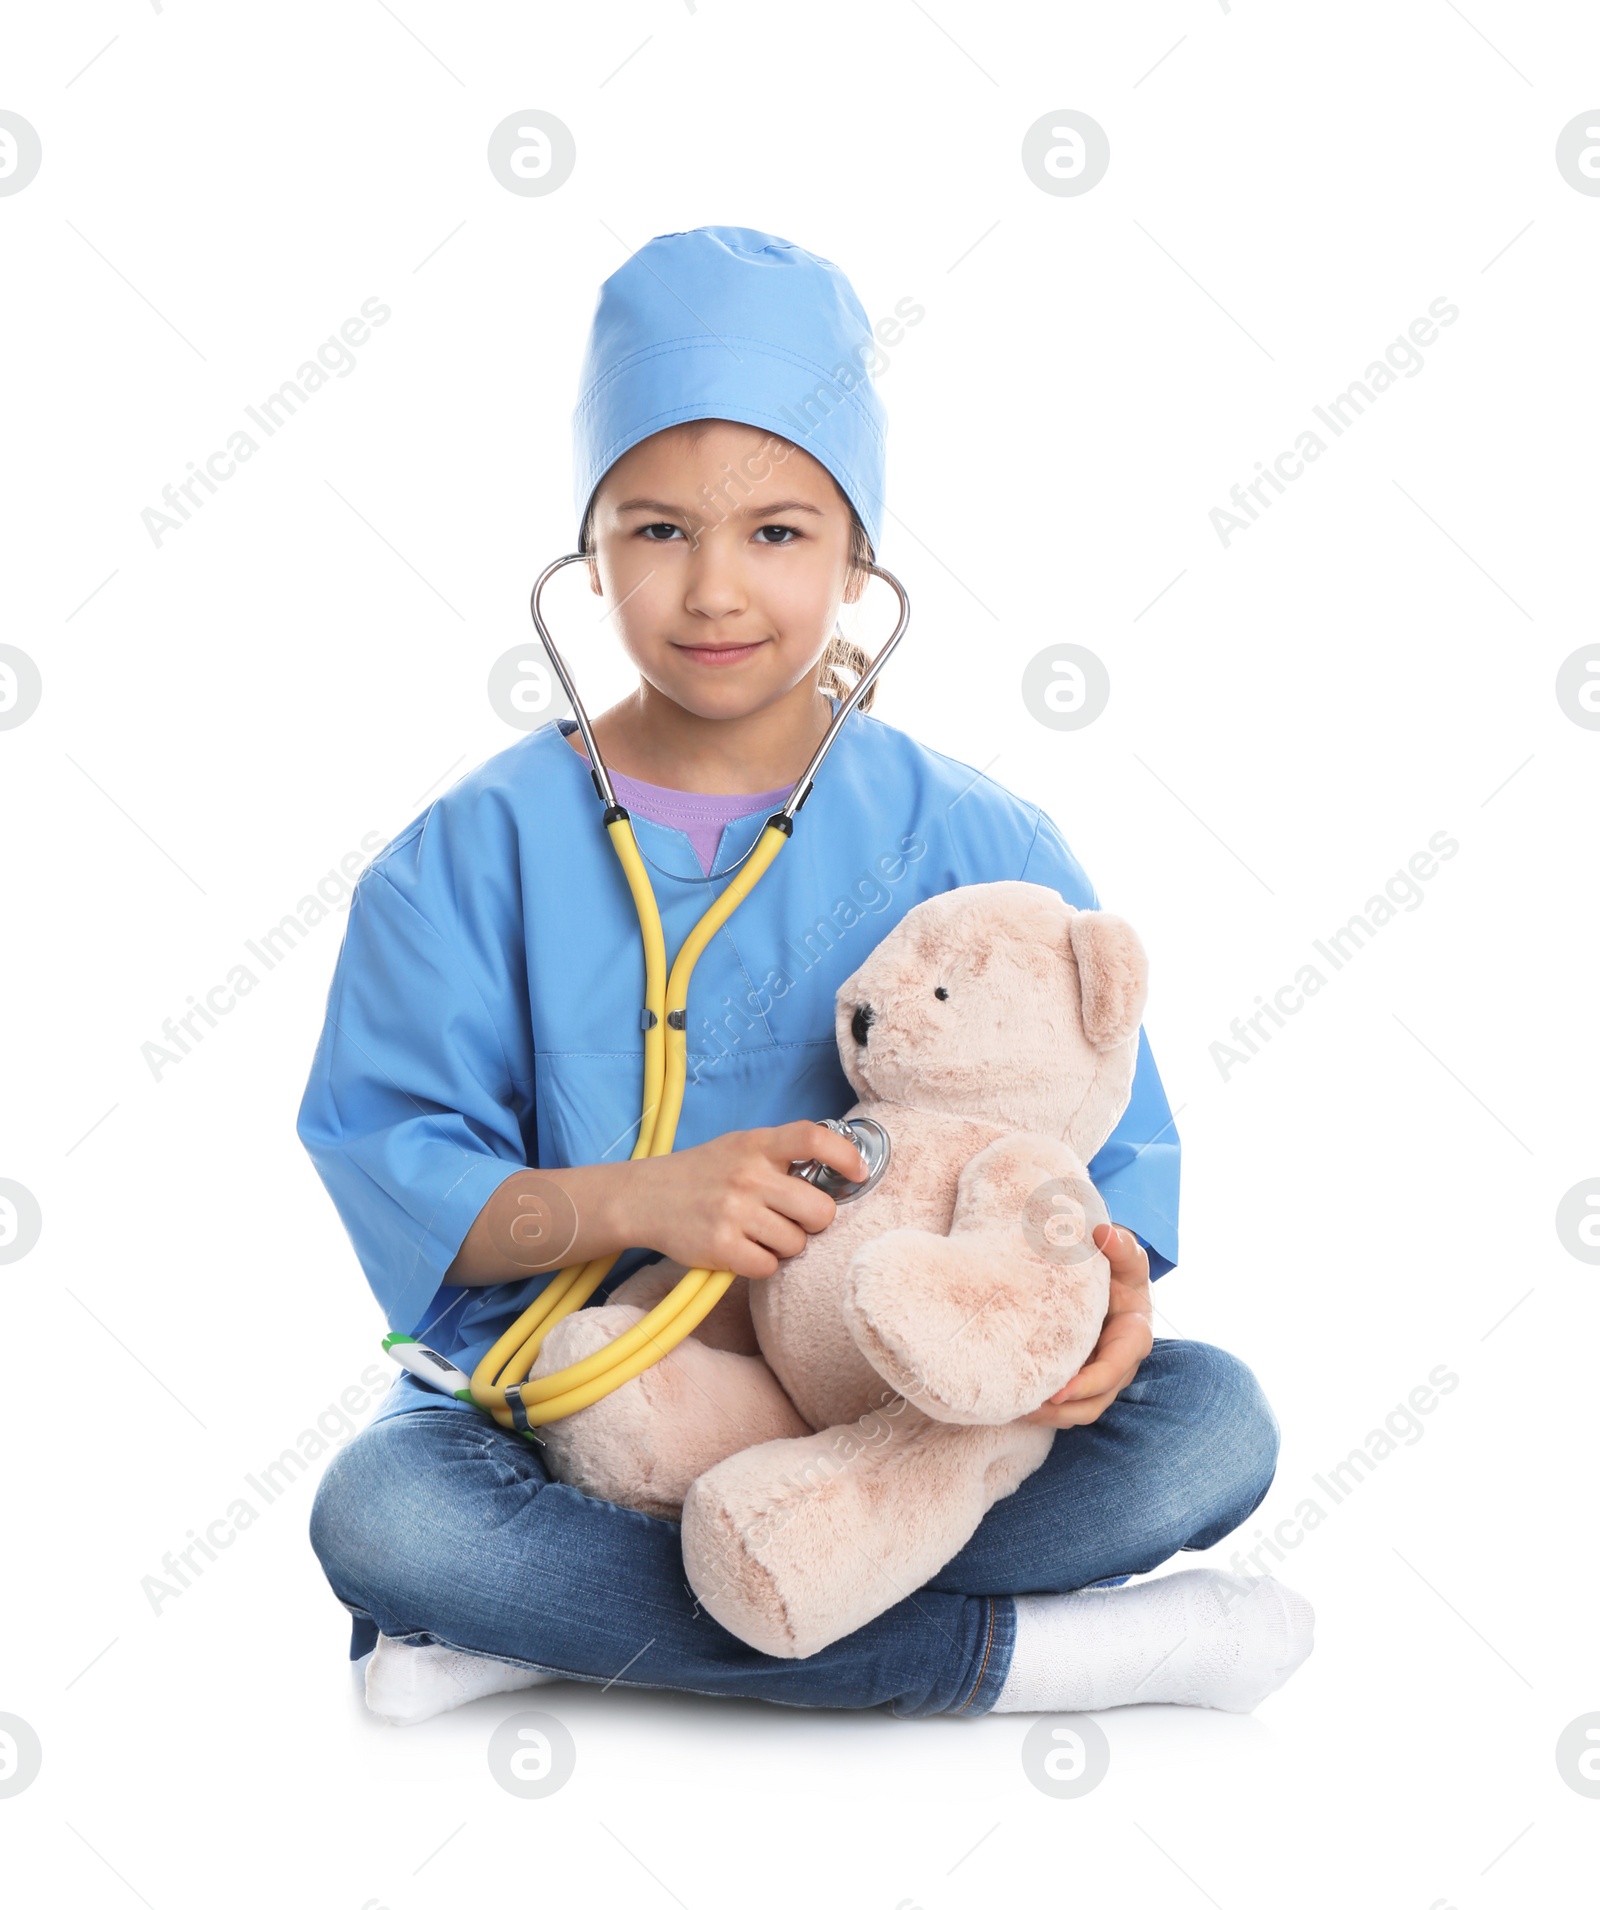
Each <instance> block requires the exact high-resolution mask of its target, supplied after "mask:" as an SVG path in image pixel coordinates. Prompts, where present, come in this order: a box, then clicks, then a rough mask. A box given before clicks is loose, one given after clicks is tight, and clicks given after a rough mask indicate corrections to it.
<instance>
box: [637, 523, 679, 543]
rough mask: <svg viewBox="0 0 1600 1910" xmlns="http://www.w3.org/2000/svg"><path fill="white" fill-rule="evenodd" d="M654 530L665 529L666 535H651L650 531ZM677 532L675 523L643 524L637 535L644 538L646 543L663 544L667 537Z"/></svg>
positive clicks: (675, 534) (673, 535)
mask: <svg viewBox="0 0 1600 1910" xmlns="http://www.w3.org/2000/svg"><path fill="white" fill-rule="evenodd" d="M655 531H665V532H666V533H667V536H666V537H655V536H653V535H652V532H655ZM677 534H678V527H677V525H676V524H665V523H663V524H646V525H644V526H643V528H642V529H641V530H640V532H639V535H640V536H641V537H642V538H643V539H644V540H645V542H646V543H647V544H664V543H666V542H667V539H668V538H670V537H675V536H677Z"/></svg>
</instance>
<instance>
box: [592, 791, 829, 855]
mask: <svg viewBox="0 0 1600 1910" xmlns="http://www.w3.org/2000/svg"><path fill="white" fill-rule="evenodd" d="M611 787H612V788H613V789H614V790H615V791H616V795H617V801H618V802H619V803H621V804H622V806H623V808H624V809H629V810H632V811H633V813H634V814H635V815H639V816H643V817H644V818H645V820H646V821H647V822H659V823H663V824H665V826H666V827H667V828H668V829H681V830H682V831H683V832H684V834H685V835H686V836H687V837H688V838H689V841H690V842H691V843H692V844H693V846H694V852H695V854H696V855H697V856H698V857H699V858H700V867H701V869H702V870H703V871H704V872H705V873H706V874H707V875H710V873H711V864H712V861H713V860H714V858H715V856H716V853H717V844H718V843H719V842H720V841H721V840H722V832H723V830H724V829H725V828H726V827H727V826H728V824H729V823H730V822H737V821H738V820H739V818H740V817H741V816H753V815H754V814H755V813H756V811H757V810H760V809H767V810H771V809H777V808H780V807H781V806H782V804H783V801H784V799H785V797H786V796H787V795H788V794H789V791H790V790H791V789H793V788H794V784H793V783H785V784H784V786H783V788H782V789H767V790H763V791H762V792H761V794H760V795H756V796H699V795H696V794H695V793H694V792H693V791H692V790H687V789H662V788H660V787H659V786H658V785H657V784H655V783H638V782H635V781H634V779H633V778H632V777H631V776H620V775H618V773H617V772H616V770H612V771H611Z"/></svg>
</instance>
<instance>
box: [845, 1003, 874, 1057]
mask: <svg viewBox="0 0 1600 1910" xmlns="http://www.w3.org/2000/svg"><path fill="white" fill-rule="evenodd" d="M871 1026H872V1004H871V1003H870V1002H866V1001H864V1002H861V1003H860V1004H859V1005H858V1006H857V1008H856V1012H855V1013H854V1014H853V1015H852V1016H851V1017H850V1032H851V1034H853V1035H854V1036H855V1038H856V1046H857V1047H858V1048H864V1047H865V1046H866V1045H867V1030H868V1029H869V1028H870V1027H871Z"/></svg>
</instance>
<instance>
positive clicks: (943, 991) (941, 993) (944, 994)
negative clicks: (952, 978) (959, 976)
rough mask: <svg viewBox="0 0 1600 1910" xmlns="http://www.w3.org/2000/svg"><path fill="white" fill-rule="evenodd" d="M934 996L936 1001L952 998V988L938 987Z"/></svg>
mask: <svg viewBox="0 0 1600 1910" xmlns="http://www.w3.org/2000/svg"><path fill="white" fill-rule="evenodd" d="M933 998H934V1000H935V1001H948V1000H949V999H950V990H949V989H948V988H936V989H935V990H934V991H933Z"/></svg>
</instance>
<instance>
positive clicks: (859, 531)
mask: <svg viewBox="0 0 1600 1910" xmlns="http://www.w3.org/2000/svg"><path fill="white" fill-rule="evenodd" d="M578 549H579V550H580V551H582V553H583V554H584V556H585V557H592V556H593V555H594V510H593V507H592V506H591V507H590V509H589V510H588V511H586V512H585V513H584V519H583V535H582V537H581V538H580V539H579V542H578ZM872 561H873V558H872V542H871V539H870V538H869V537H868V536H867V529H866V526H865V525H864V524H863V523H862V521H861V519H860V518H859V517H857V515H856V509H855V506H854V505H853V504H852V505H851V506H850V556H849V559H848V562H849V569H850V575H851V576H852V577H854V576H856V575H857V574H858V573H865V571H866V567H867V565H868V564H870V563H871V562H872ZM871 661H872V659H871V657H869V656H868V655H867V653H866V651H865V650H863V649H862V647H861V645H860V644H859V643H852V642H851V641H850V639H849V638H848V637H847V636H846V635H845V634H844V632H843V631H842V630H840V629H839V627H838V626H837V625H835V626H834V632H833V635H832V636H831V637H829V639H828V647H827V649H825V650H824V651H823V653H822V675H821V677H820V678H819V679H818V682H817V688H818V689H819V690H821V691H822V693H823V695H824V696H837V697H839V698H841V699H842V698H844V697H847V696H848V695H849V694H850V692H851V690H852V689H853V688H854V686H855V685H856V684H857V683H859V682H860V680H861V677H862V674H863V672H864V671H865V670H866V668H867V665H868V664H869V663H870V662H871ZM845 670H847V671H849V673H850V674H849V676H848V678H846V677H844V676H842V675H841V674H840V672H841V671H845ZM877 694H878V686H877V684H876V683H874V684H873V686H872V688H871V689H870V690H868V692H867V693H866V695H865V696H864V697H862V699H861V701H860V703H859V704H857V706H856V707H857V708H858V709H861V710H870V709H871V708H872V699H873V698H874V697H875V696H876V695H877Z"/></svg>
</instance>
